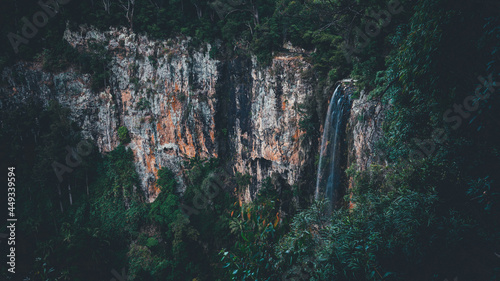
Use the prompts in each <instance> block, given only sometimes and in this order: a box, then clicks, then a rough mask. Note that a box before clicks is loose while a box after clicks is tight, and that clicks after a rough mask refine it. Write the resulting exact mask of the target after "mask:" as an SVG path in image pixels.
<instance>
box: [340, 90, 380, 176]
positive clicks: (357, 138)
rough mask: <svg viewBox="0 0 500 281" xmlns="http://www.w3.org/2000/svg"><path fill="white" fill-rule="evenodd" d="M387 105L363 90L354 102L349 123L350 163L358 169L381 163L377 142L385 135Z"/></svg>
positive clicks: (362, 169)
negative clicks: (383, 125)
mask: <svg viewBox="0 0 500 281" xmlns="http://www.w3.org/2000/svg"><path fill="white" fill-rule="evenodd" d="M385 111H386V107H385V106H384V105H383V104H382V103H381V101H379V100H377V99H369V98H368V93H366V92H365V91H362V92H361V94H360V97H359V98H358V99H355V100H354V101H353V103H352V108H351V115H350V117H349V121H348V125H347V146H348V165H349V166H350V167H352V166H354V168H355V169H356V170H357V171H366V170H367V169H368V168H369V166H370V165H372V164H376V163H380V162H381V161H382V160H381V159H380V157H379V154H380V153H377V151H376V144H377V142H378V141H379V140H380V138H381V137H382V136H383V131H382V124H383V120H384V116H385Z"/></svg>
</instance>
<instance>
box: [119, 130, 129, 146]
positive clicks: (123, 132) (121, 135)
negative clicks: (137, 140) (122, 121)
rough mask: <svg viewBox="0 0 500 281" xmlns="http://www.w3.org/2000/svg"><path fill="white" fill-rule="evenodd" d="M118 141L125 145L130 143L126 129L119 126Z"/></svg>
mask: <svg viewBox="0 0 500 281" xmlns="http://www.w3.org/2000/svg"><path fill="white" fill-rule="evenodd" d="M117 132H118V139H119V140H120V142H121V143H122V144H127V143H129V142H130V134H129V132H128V129H127V127H125V126H121V127H120V128H118V131H117Z"/></svg>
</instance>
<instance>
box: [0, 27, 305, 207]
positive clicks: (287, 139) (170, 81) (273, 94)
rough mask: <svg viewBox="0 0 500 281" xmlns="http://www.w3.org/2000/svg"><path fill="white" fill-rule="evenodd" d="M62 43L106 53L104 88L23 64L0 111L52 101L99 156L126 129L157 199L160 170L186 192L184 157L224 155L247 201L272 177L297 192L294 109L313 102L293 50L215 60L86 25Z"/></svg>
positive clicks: (179, 44) (301, 154) (180, 41)
mask: <svg viewBox="0 0 500 281" xmlns="http://www.w3.org/2000/svg"><path fill="white" fill-rule="evenodd" d="M64 39H65V40H66V41H68V42H69V43H70V44H71V45H72V46H73V47H75V48H77V49H79V50H89V49H90V46H91V45H92V44H98V45H100V46H103V47H104V48H105V49H106V50H107V52H108V53H109V54H110V55H111V57H112V61H111V63H110V65H109V72H110V74H111V78H110V79H109V81H108V84H107V85H106V87H105V88H104V89H102V90H101V91H98V92H96V91H92V90H91V87H90V82H91V77H90V75H88V74H82V73H79V72H78V71H76V70H75V69H72V68H70V69H67V70H65V71H64V72H61V73H51V72H47V71H45V70H43V68H42V65H41V63H40V62H20V63H18V64H16V65H15V66H14V67H11V68H7V69H4V70H3V72H2V73H1V75H2V78H3V80H4V83H3V86H2V87H0V93H1V98H0V101H1V106H2V107H9V106H13V105H14V104H15V103H18V102H23V101H25V100H26V99H28V98H35V99H37V100H39V101H40V102H41V103H44V104H47V103H48V101H49V100H51V99H55V100H57V101H59V102H60V103H61V104H63V105H64V106H67V107H69V108H70V109H71V110H72V113H71V116H72V119H74V120H75V121H76V123H77V124H78V125H80V126H81V128H82V130H83V134H84V136H85V137H86V138H89V139H92V140H93V141H94V142H95V143H96V144H97V146H98V147H99V150H100V151H101V152H102V153H106V152H108V151H111V150H112V149H114V148H115V147H116V146H117V145H118V144H119V140H118V136H117V130H118V128H119V127H120V126H126V127H127V128H128V130H129V132H130V136H131V142H130V144H128V145H127V146H128V147H129V148H130V149H132V151H133V152H134V155H135V164H136V170H137V172H138V173H139V177H140V179H141V185H142V188H143V190H144V192H145V193H146V195H147V196H148V198H149V199H150V200H151V201H152V200H154V199H155V198H156V196H157V194H158V192H159V190H158V188H157V187H156V185H155V181H156V173H157V171H158V169H160V168H161V167H169V168H170V169H172V170H173V171H174V172H175V173H176V174H177V176H178V181H179V182H180V183H181V186H184V185H183V176H182V175H183V169H182V162H183V160H185V159H188V158H192V157H201V158H209V157H220V156H221V155H223V156H224V157H225V158H226V159H227V160H229V163H230V164H231V165H232V167H233V171H234V172H240V173H243V174H250V175H252V188H251V190H249V191H248V194H247V199H250V194H252V193H254V192H255V190H256V187H258V186H259V184H260V182H261V181H262V180H263V179H264V178H266V177H267V176H271V175H272V174H273V173H277V174H279V175H280V176H281V177H283V178H284V179H285V180H286V182H287V183H288V184H290V185H292V184H294V183H295V182H296V181H297V179H298V177H299V171H300V167H301V165H303V163H305V159H306V158H307V157H313V154H314V153H309V152H308V151H305V150H303V149H302V148H301V145H300V137H301V135H302V134H303V133H304V132H302V131H301V130H300V128H299V120H300V119H301V116H302V115H301V114H302V113H300V112H299V111H298V106H299V104H301V103H302V102H303V101H304V100H305V99H307V98H308V97H309V96H311V95H312V85H310V84H309V83H307V82H305V81H304V80H303V79H302V77H301V72H302V71H305V70H307V69H308V68H310V67H311V66H310V64H309V63H307V62H306V61H305V60H304V59H303V58H302V55H301V54H300V53H297V50H295V49H293V50H292V49H290V50H289V51H288V52H286V53H283V54H281V55H279V56H276V57H275V58H274V59H273V60H272V63H271V65H269V66H260V65H259V64H258V63H257V61H256V60H255V59H254V58H253V59H245V58H236V59H233V60H230V61H223V62H221V61H218V60H216V59H213V58H211V57H210V55H209V53H210V48H211V47H210V46H209V45H206V46H201V47H197V48H193V47H191V46H190V43H189V41H190V40H189V39H188V38H175V39H170V40H165V41H158V40H150V39H148V38H147V37H146V36H141V35H137V34H134V33H132V32H130V31H129V30H127V29H111V30H109V31H106V32H100V31H97V30H95V29H93V28H88V27H81V28H80V29H79V30H77V31H69V30H67V31H66V32H65V35H64ZM299 51H301V50H299Z"/></svg>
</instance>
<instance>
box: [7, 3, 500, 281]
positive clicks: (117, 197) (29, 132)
mask: <svg viewBox="0 0 500 281" xmlns="http://www.w3.org/2000/svg"><path fill="white" fill-rule="evenodd" d="M0 7H1V9H0V11H1V13H2V16H1V17H0V21H1V22H0V30H1V32H0V33H1V34H2V36H3V40H1V41H0V67H1V68H2V69H4V68H7V67H9V66H12V65H13V64H15V63H17V62H20V61H39V62H42V64H43V68H44V69H45V70H47V71H54V72H56V71H65V70H66V69H68V67H74V68H75V69H78V71H81V72H83V73H89V74H91V76H92V88H93V90H95V91H99V90H101V89H103V88H104V87H105V86H106V85H107V83H108V82H107V79H108V78H109V75H110V74H109V72H108V69H107V64H108V63H109V60H110V59H111V58H110V54H109V53H107V51H106V50H105V49H103V48H102V46H94V49H93V50H91V51H82V50H76V49H74V48H72V47H71V46H70V45H69V44H68V43H67V42H65V41H64V40H62V36H63V33H64V31H65V30H66V29H72V30H75V29H77V28H78V26H79V25H81V24H86V25H89V26H94V27H96V28H98V29H100V30H107V29H109V28H110V27H126V28H130V29H131V30H133V31H134V32H136V33H140V34H147V36H149V37H151V38H156V39H159V40H166V39H168V38H173V37H190V38H191V41H190V44H192V45H193V46H200V45H203V44H206V43H209V44H211V45H213V46H214V48H213V49H212V50H213V51H212V53H211V55H212V56H213V57H214V58H217V59H219V60H230V59H232V58H234V57H239V56H241V57H248V56H252V55H255V56H256V57H257V58H258V60H259V63H261V64H263V65H265V64H268V63H269V62H270V60H271V59H272V57H273V55H275V54H277V53H279V52H283V51H285V50H284V49H283V44H284V43H286V42H291V43H292V45H294V46H297V47H300V48H303V49H305V50H307V52H308V55H307V58H306V59H307V60H310V61H311V62H312V64H313V65H314V69H313V71H312V72H311V73H310V74H309V75H310V79H312V81H314V83H315V85H316V88H317V89H315V91H314V96H313V97H311V98H310V99H308V100H307V101H306V103H305V104H304V110H305V111H306V112H307V116H308V118H304V119H303V120H301V126H302V128H303V129H304V130H305V131H306V132H307V137H308V138H311V139H317V138H319V137H320V134H319V131H320V130H319V129H320V127H321V125H322V123H323V120H324V115H325V111H326V107H327V101H328V100H329V99H330V96H331V91H330V90H329V89H331V88H332V86H333V85H334V84H335V82H337V81H338V80H340V79H344V78H353V79H355V80H357V84H356V86H357V89H358V93H355V94H354V96H353V98H356V96H357V95H358V94H359V91H361V90H364V91H366V92H369V93H370V97H371V98H372V99H377V100H380V101H382V102H383V103H384V104H386V105H387V106H388V111H387V116H386V119H385V121H384V137H383V139H382V141H380V142H379V143H377V144H376V146H377V148H378V150H377V153H378V155H379V156H380V157H381V158H383V159H384V161H383V162H384V163H385V164H384V165H372V166H371V168H370V169H369V170H368V171H363V172H360V171H356V170H355V169H349V170H347V171H346V173H347V175H348V176H350V177H352V178H353V184H352V186H353V187H352V189H351V190H350V191H349V194H348V195H347V196H346V198H345V200H344V204H343V207H340V208H339V209H337V210H335V211H334V212H333V213H328V212H327V211H326V206H327V203H326V202H323V201H317V202H304V200H303V199H301V194H303V193H304V192H306V193H307V192H309V191H310V190H312V188H313V186H314V182H313V181H311V182H310V183H309V184H310V186H309V188H305V189H301V188H293V187H290V186H287V185H286V184H284V183H283V182H281V181H280V180H279V179H276V178H272V177H270V178H268V179H266V180H265V182H264V184H263V186H262V188H261V190H260V192H259V194H258V195H257V197H256V198H255V199H254V201H253V202H252V203H249V204H241V202H239V201H238V199H237V197H236V196H235V195H236V194H237V193H238V191H242V190H244V189H245V188H246V187H247V186H248V181H249V178H248V175H242V174H235V175H232V176H225V177H223V180H222V183H221V185H223V186H226V187H228V188H227V190H229V191H228V192H221V194H220V195H219V196H216V197H214V198H211V199H210V204H209V207H208V208H206V209H205V210H204V211H203V212H200V213H199V214H196V215H191V216H185V214H183V212H182V210H181V209H179V205H182V204H185V205H187V206H192V204H193V200H194V197H195V194H197V193H199V192H206V190H207V188H209V185H210V184H209V183H210V181H211V180H213V177H215V175H218V174H224V173H223V168H224V167H225V163H223V162H224V161H227V160H225V159H199V158H193V159H190V161H187V162H186V163H184V165H185V168H186V170H188V173H187V179H186V186H187V187H186V191H185V192H184V193H182V194H181V193H178V192H177V188H176V187H177V185H178V183H177V182H176V181H175V178H174V175H173V173H172V171H170V170H168V169H166V168H164V169H161V170H160V171H159V172H158V181H157V183H158V186H159V187H160V188H161V193H160V195H159V196H158V198H157V199H156V200H155V201H154V202H153V203H148V202H146V200H145V198H144V194H142V193H141V191H140V189H137V188H135V187H136V186H138V185H139V179H138V175H137V173H136V171H135V169H134V164H133V160H134V156H133V153H132V152H131V150H130V149H129V148H127V147H126V144H127V143H128V142H129V141H130V138H129V137H128V132H127V130H126V128H123V129H121V130H119V134H120V141H121V143H122V144H120V145H119V146H118V147H116V148H115V149H114V150H113V151H112V152H110V153H107V154H106V155H101V154H100V153H98V149H97V148H96V147H92V149H89V154H88V156H86V157H84V158H82V159H83V160H82V162H81V163H80V166H79V168H78V169H75V171H74V172H72V173H68V174H66V175H65V176H64V178H63V179H62V181H60V179H58V178H57V177H56V176H55V175H54V169H53V166H52V163H53V161H54V160H57V159H65V157H66V155H67V153H68V151H67V150H66V147H67V146H68V145H69V146H70V147H75V148H76V147H78V145H79V143H80V142H81V140H82V139H83V138H82V136H81V134H80V128H78V127H77V126H76V125H75V124H74V123H73V122H72V121H71V119H70V118H69V109H67V108H64V107H62V106H61V105H59V104H57V102H55V101H51V102H50V103H49V106H48V107H45V108H44V107H42V106H41V105H39V104H37V103H36V102H35V101H27V102H26V103H24V104H20V105H16V107H15V108H10V107H7V106H2V107H1V110H0V124H1V126H0V144H1V146H0V157H1V163H2V167H1V168H2V172H4V171H7V167H8V166H15V167H16V173H17V174H16V175H17V179H18V180H17V183H16V186H17V189H16V190H17V191H16V192H17V194H16V197H17V198H18V199H17V200H18V201H17V206H16V208H17V212H18V217H21V218H23V219H22V220H20V221H19V223H18V225H17V241H19V242H21V241H22V243H19V244H18V245H17V259H18V261H19V262H18V268H17V273H16V275H15V276H16V277H12V275H11V274H10V273H9V272H8V271H7V268H8V265H7V264H6V262H3V263H2V265H1V266H0V268H1V269H2V271H1V273H0V276H2V277H1V278H2V280H23V278H27V279H24V280H103V279H105V280H108V279H112V278H113V277H115V278H116V275H114V273H111V271H112V270H114V272H115V273H117V274H118V273H119V274H122V273H123V271H122V268H123V269H126V275H127V276H128V278H129V280H405V281H406V280H416V281H417V280H418V281H421V280H436V281H443V280H500V240H499V239H500V224H499V217H500V205H499V204H500V185H499V182H500V174H499V173H498V171H499V169H500V143H499V142H498V139H499V138H500V129H499V126H500V108H499V105H500V104H499V103H500V101H499V90H500V89H499V84H498V83H499V82H497V81H499V80H500V77H499V74H500V63H499V59H500V57H499V54H500V10H499V9H500V5H499V3H497V2H496V1H486V0H484V1H472V0H471V1H465V0H461V1H451V0H420V1H416V0H415V1H412V0H400V1H397V0H391V1H387V0H384V1H379V0H356V1H355V0H303V1H300V0H297V1H290V0H277V1H273V0H215V1H198V0H169V1H166V0H102V1H100V0H82V1H70V0H65V1H63V0H59V1H56V0H52V1H51V0H41V1H35V0H18V1H16V0H4V1H2V2H1V3H0ZM39 11H45V14H46V15H47V17H46V18H43V16H36V15H37V13H38V12H39ZM35 23H37V25H36V26H35V25H34V24H35ZM26 26H28V27H26ZM2 79H3V80H5V79H6V78H5V77H2ZM0 83H2V85H3V84H4V83H5V81H2V82H0ZM7 98H8V97H5V96H2V97H1V99H2V100H3V101H5V99H7ZM89 143H91V142H90V141H89ZM92 145H94V144H92ZM311 177H312V178H313V177H314V175H311ZM69 185H71V190H70V189H68V188H67V186H69ZM70 193H71V195H72V198H74V199H75V200H74V201H69V200H68V199H67V198H68V196H69V194H70ZM4 202H6V201H5V200H4ZM297 202H299V203H297ZM348 202H350V203H351V204H352V205H355V206H356V207H355V208H351V209H350V208H348ZM2 206H5V205H2ZM284 213H286V214H287V216H286V217H282V216H281V214H284ZM4 223H5V220H3V221H2V224H4ZM5 229H6V228H5V226H3V227H2V228H1V230H0V231H6V230H5ZM0 249H1V253H2V255H3V254H4V253H7V252H8V245H7V243H3V242H2V243H1V244H0ZM4 259H6V258H5V255H4ZM16 278H18V279H16ZM454 278H456V279H454Z"/></svg>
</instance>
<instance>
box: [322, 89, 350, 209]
mask: <svg viewBox="0 0 500 281" xmlns="http://www.w3.org/2000/svg"><path fill="white" fill-rule="evenodd" d="M347 110H349V98H348V97H346V96H345V95H344V91H343V90H342V85H339V86H337V88H336V89H335V92H334V93H333V95H332V98H331V100H330V104H329V105H328V112H327V114H326V118H325V123H324V127H323V137H322V139H321V149H320V155H319V165H318V175H317V178H316V192H315V198H316V200H318V199H321V198H327V199H328V200H330V205H331V206H333V205H334V204H335V203H336V202H337V200H338V199H339V198H338V196H339V193H340V190H339V186H340V181H341V173H342V171H341V169H340V163H341V160H342V159H341V158H342V154H341V151H340V146H341V143H342V141H343V140H342V136H343V135H344V132H343V131H344V129H345V128H344V121H345V118H344V113H346V111H347Z"/></svg>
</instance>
